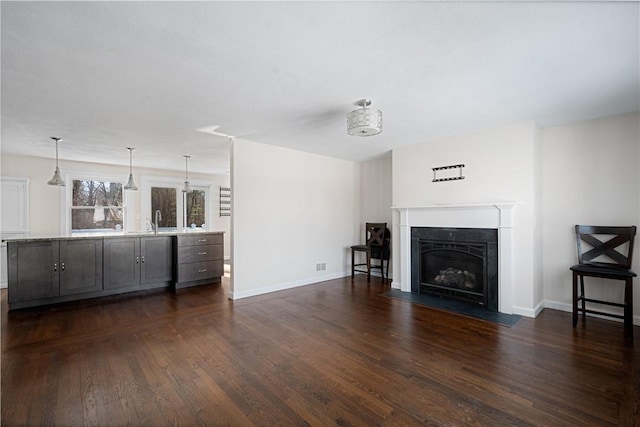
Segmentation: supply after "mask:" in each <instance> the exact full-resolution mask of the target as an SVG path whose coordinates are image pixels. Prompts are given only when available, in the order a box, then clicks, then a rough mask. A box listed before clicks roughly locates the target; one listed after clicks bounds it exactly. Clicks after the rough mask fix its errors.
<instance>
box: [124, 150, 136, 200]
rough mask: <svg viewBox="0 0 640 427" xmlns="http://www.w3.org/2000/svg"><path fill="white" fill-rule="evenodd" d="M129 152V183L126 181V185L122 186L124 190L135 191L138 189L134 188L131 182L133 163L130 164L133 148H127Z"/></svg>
mask: <svg viewBox="0 0 640 427" xmlns="http://www.w3.org/2000/svg"><path fill="white" fill-rule="evenodd" d="M127 150H129V181H127V185H125V186H124V189H125V190H132V191H136V190H137V189H138V187H136V184H135V182H133V163H132V153H133V150H135V148H131V147H127Z"/></svg>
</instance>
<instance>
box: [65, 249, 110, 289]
mask: <svg viewBox="0 0 640 427" xmlns="http://www.w3.org/2000/svg"><path fill="white" fill-rule="evenodd" d="M101 290H102V239H81V240H62V241H60V295H72V294H80V293H84V292H95V291H101Z"/></svg>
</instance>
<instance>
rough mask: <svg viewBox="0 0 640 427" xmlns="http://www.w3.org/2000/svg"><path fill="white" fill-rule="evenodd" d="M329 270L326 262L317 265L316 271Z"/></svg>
mask: <svg viewBox="0 0 640 427" xmlns="http://www.w3.org/2000/svg"><path fill="white" fill-rule="evenodd" d="M326 269H327V263H326V262H319V263H317V264H316V271H324V270H326Z"/></svg>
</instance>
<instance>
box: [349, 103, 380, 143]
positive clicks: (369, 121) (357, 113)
mask: <svg viewBox="0 0 640 427" xmlns="http://www.w3.org/2000/svg"><path fill="white" fill-rule="evenodd" d="M356 105H358V106H360V107H362V109H360V110H353V111H352V112H350V113H349V114H347V133H348V134H349V135H354V136H372V135H377V134H379V133H380V132H382V111H380V110H374V109H367V107H368V106H370V105H371V100H370V99H361V100H360V101H358V102H356Z"/></svg>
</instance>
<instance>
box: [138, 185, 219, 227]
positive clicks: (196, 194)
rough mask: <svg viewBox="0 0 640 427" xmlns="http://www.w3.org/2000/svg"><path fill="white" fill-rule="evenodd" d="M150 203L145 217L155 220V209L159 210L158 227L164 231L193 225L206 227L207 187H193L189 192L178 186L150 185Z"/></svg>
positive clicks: (151, 220)
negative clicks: (181, 189) (184, 191)
mask: <svg viewBox="0 0 640 427" xmlns="http://www.w3.org/2000/svg"><path fill="white" fill-rule="evenodd" d="M150 190H151V191H150V193H151V197H150V199H151V203H150V204H149V205H147V206H148V208H145V209H149V210H147V215H146V216H147V218H148V220H149V221H150V222H152V223H153V221H155V213H156V211H160V216H161V217H162V219H161V220H158V228H159V229H160V230H164V231H175V230H178V229H183V228H189V227H191V226H192V225H193V224H195V227H198V228H200V227H202V226H203V225H204V226H205V227H206V222H207V214H208V212H207V209H208V208H207V195H208V188H203V187H200V188H194V190H193V191H192V192H190V193H183V192H182V191H180V186H179V185H177V186H176V187H169V186H163V185H162V184H160V185H158V186H153V185H152V186H151V187H150Z"/></svg>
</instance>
